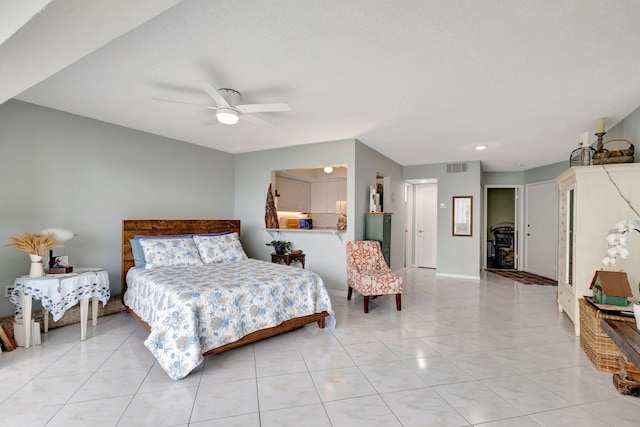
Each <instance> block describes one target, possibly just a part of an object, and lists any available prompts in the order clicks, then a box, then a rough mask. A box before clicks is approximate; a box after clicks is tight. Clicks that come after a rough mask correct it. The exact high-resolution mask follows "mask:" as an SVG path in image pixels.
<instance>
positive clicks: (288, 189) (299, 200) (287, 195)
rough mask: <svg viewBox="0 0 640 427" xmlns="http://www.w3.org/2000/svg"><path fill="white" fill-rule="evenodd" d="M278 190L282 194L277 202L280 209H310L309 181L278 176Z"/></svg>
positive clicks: (297, 210) (303, 210) (295, 210)
mask: <svg viewBox="0 0 640 427" xmlns="http://www.w3.org/2000/svg"><path fill="white" fill-rule="evenodd" d="M276 190H277V191H278V194H279V195H280V197H278V202H277V208H278V210H279V211H293V212H307V211H309V201H310V191H311V186H310V184H309V183H308V182H304V181H299V180H297V179H291V178H285V177H283V176H278V177H276Z"/></svg>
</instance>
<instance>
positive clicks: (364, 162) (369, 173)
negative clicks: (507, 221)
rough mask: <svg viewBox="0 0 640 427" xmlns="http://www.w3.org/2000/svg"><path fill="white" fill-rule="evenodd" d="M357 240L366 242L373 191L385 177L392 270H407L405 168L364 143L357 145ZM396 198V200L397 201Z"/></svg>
mask: <svg viewBox="0 0 640 427" xmlns="http://www.w3.org/2000/svg"><path fill="white" fill-rule="evenodd" d="M355 148H356V161H355V166H356V167H355V169H356V170H355V172H356V174H355V194H356V199H355V201H356V208H357V211H356V218H355V225H356V235H355V239H356V240H362V239H363V238H364V223H365V216H364V212H367V211H368V210H369V188H370V186H371V184H374V183H375V182H376V176H377V175H378V174H380V175H382V176H384V177H385V187H384V194H383V197H384V200H383V201H382V206H383V208H384V211H385V212H390V213H392V214H393V215H392V216H391V265H390V267H391V269H392V270H394V271H397V270H399V269H401V268H403V266H404V182H403V179H402V166H400V165H399V164H398V163H396V162H394V161H393V160H391V159H389V158H388V157H386V156H384V155H382V154H380V153H379V152H377V151H376V150H374V149H372V148H370V147H368V146H367V145H365V144H362V143H361V142H356V146H355ZM393 195H395V200H393V198H394V197H393Z"/></svg>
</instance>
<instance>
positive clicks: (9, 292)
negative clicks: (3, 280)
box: [4, 285, 13, 298]
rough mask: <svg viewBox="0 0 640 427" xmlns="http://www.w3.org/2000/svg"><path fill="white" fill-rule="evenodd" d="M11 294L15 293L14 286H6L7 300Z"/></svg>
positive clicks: (5, 294)
mask: <svg viewBox="0 0 640 427" xmlns="http://www.w3.org/2000/svg"><path fill="white" fill-rule="evenodd" d="M11 292H13V285H5V287H4V296H5V298H9V297H10V296H11Z"/></svg>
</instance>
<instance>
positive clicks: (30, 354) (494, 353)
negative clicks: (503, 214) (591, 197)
mask: <svg viewBox="0 0 640 427" xmlns="http://www.w3.org/2000/svg"><path fill="white" fill-rule="evenodd" d="M403 274H404V276H405V293H404V295H403V310H402V311H401V312H396V311H395V301H394V298H392V297H382V298H377V299H375V300H373V301H372V303H371V310H370V312H369V314H367V315H365V314H364V313H363V310H362V298H361V297H357V298H355V300H352V301H351V302H348V301H347V300H346V297H345V296H344V295H335V296H332V297H333V304H334V309H335V312H336V319H337V327H336V328H335V329H334V330H331V329H324V330H321V329H319V328H317V326H316V325H315V324H314V325H308V326H307V327H305V328H303V329H300V330H298V331H294V332H291V333H288V334H286V335H282V336H279V337H275V338H271V339H269V340H266V341H263V342H260V343H256V344H253V345H250V346H245V347H243V348H240V349H236V350H232V351H229V352H227V353H223V354H220V355H215V356H209V357H207V358H206V360H205V363H204V364H203V365H202V366H200V367H199V368H198V369H197V370H195V371H194V372H192V373H191V374H190V375H189V376H188V377H186V378H185V379H183V380H180V381H173V380H171V379H169V377H167V376H166V374H165V373H164V372H163V371H162V370H161V369H160V368H159V367H158V365H157V364H156V363H155V360H154V358H153V357H152V356H151V355H150V353H149V352H148V351H147V350H146V349H145V348H144V346H143V345H142V341H143V340H144V338H145V332H144V330H143V329H142V328H141V327H139V326H138V324H137V323H136V322H135V321H134V320H133V319H132V318H131V317H130V316H129V315H127V314H125V313H120V314H117V315H113V316H109V317H103V318H100V320H99V323H98V326H97V327H96V328H92V327H91V326H89V338H88V339H87V340H86V341H84V342H80V341H79V335H80V332H79V328H80V326H79V325H72V326H67V327H65V328H60V329H56V330H52V331H50V332H49V333H48V334H47V335H46V336H44V335H43V339H42V341H43V343H42V345H40V346H35V347H31V348H29V349H28V350H25V349H23V348H20V349H18V350H16V351H14V352H11V353H2V355H1V356H0V426H3V427H4V426H20V427H28V426H45V425H46V426H65V427H69V426H116V425H117V426H145V425H150V426H154V427H160V426H187V425H190V426H242V427H247V426H283V425H287V426H302V425H304V426H348V427H354V426H469V425H474V426H518V427H520V426H525V427H526V426H539V425H543V426H611V425H614V426H638V425H640V399H638V398H633V397H625V396H621V395H619V394H618V393H617V392H616V390H615V389H614V387H613V385H612V383H611V374H608V373H603V372H598V371H596V370H594V369H593V367H592V366H591V364H590V362H589V360H588V359H587V358H586V356H585V355H584V353H583V352H582V350H581V349H580V345H579V340H578V339H577V338H576V337H574V336H573V334H572V331H573V327H572V325H571V322H570V321H569V320H568V319H567V318H566V317H565V316H564V315H562V314H559V313H558V311H557V309H556V305H555V303H554V300H555V296H556V288H555V287H550V286H532V285H527V286H525V285H520V284H517V283H515V282H513V281H511V280H508V279H504V278H501V277H498V276H495V275H491V274H489V275H487V277H483V279H482V280H481V281H480V282H476V281H469V280H459V279H451V278H439V277H438V278H437V277H435V274H434V272H433V271H432V270H426V269H409V270H406V271H405V272H404V273H403ZM345 293H346V292H345Z"/></svg>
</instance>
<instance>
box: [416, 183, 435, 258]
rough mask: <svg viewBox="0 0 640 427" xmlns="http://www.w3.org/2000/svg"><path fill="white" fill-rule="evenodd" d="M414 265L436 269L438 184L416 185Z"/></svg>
mask: <svg viewBox="0 0 640 427" xmlns="http://www.w3.org/2000/svg"><path fill="white" fill-rule="evenodd" d="M415 189H416V218H415V221H416V230H415V231H416V233H415V244H416V265H417V266H418V267H427V268H436V248H437V246H438V245H437V237H438V231H437V230H438V224H437V223H438V221H437V220H438V209H437V208H438V184H420V185H416V187H415Z"/></svg>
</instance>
